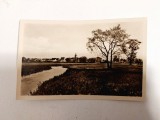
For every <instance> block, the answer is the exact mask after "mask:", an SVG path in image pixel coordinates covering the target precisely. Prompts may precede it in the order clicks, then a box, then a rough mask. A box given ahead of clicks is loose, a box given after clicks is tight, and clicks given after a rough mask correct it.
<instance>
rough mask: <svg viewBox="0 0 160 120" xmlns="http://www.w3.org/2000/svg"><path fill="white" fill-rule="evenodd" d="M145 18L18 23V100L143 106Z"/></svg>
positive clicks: (24, 21) (26, 21)
mask: <svg viewBox="0 0 160 120" xmlns="http://www.w3.org/2000/svg"><path fill="white" fill-rule="evenodd" d="M146 31H147V19H146V18H126V19H108V20H77V21H72V20H66V21H54V20H53V21H52V20H21V21H20V27H19V43H18V55H17V99H24V100H25V99H28V100H32V99H33V100H41V99H44V100H45V99H46V100H47V99H110V100H135V101H142V100H144V96H145V77H146V70H145V69H146V41H147V39H146V37H147V35H146V33H147V32H146Z"/></svg>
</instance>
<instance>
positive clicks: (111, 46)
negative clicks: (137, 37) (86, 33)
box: [87, 24, 129, 68]
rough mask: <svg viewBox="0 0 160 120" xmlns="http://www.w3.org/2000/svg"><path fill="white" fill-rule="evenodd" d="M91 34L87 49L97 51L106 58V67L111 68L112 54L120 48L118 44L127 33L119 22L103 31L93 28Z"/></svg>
mask: <svg viewBox="0 0 160 120" xmlns="http://www.w3.org/2000/svg"><path fill="white" fill-rule="evenodd" d="M92 34H93V37H91V38H88V42H87V48H88V50H90V51H91V52H94V51H98V52H99V53H100V54H101V55H102V57H104V58H105V59H106V62H107V67H108V68H112V57H113V55H115V54H116V53H117V52H118V51H119V50H120V49H121V47H120V46H121V45H122V44H123V43H124V41H126V40H127V39H128V38H129V35H128V34H127V33H126V31H125V30H124V29H122V28H121V26H120V24H119V25H117V26H115V27H113V28H110V29H109V30H105V31H102V30H101V29H97V30H94V31H92Z"/></svg>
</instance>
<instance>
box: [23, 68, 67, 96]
mask: <svg viewBox="0 0 160 120" xmlns="http://www.w3.org/2000/svg"><path fill="white" fill-rule="evenodd" d="M66 70H67V68H63V67H62V66H55V67H52V68H51V69H49V70H44V71H42V72H38V73H33V74H31V75H28V76H23V77H22V80H21V94H22V95H30V92H33V91H35V90H36V89H37V88H38V85H40V84H41V83H43V82H44V81H46V80H49V79H51V78H53V77H55V76H58V75H61V74H63V73H64V72H65V71H66Z"/></svg>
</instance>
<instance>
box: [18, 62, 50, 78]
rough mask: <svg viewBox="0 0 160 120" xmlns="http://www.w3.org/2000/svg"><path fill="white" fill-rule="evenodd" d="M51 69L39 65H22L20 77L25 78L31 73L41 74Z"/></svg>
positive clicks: (47, 66)
mask: <svg viewBox="0 0 160 120" xmlns="http://www.w3.org/2000/svg"><path fill="white" fill-rule="evenodd" d="M49 69H51V65H41V64H31V65H30V64H23V65H22V71H21V75H22V76H26V75H30V74H33V73H37V72H41V71H44V70H49Z"/></svg>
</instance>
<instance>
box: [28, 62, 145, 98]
mask: <svg viewBox="0 0 160 120" xmlns="http://www.w3.org/2000/svg"><path fill="white" fill-rule="evenodd" d="M59 65H62V66H63V67H67V68H68V70H67V71H66V72H65V73H63V74H62V75H60V76H56V77H54V78H52V79H50V80H47V81H45V82H43V83H42V84H40V85H39V86H38V89H37V90H36V91H34V92H32V93H31V94H32V95H115V96H142V66H138V65H132V66H129V65H127V64H114V65H113V69H111V70H110V69H107V68H106V67H105V64H43V65H41V66H43V67H44V66H59ZM25 66H27V65H25ZM32 66H33V65H32ZM34 66H39V65H38V64H37V65H35V64H34Z"/></svg>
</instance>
